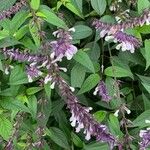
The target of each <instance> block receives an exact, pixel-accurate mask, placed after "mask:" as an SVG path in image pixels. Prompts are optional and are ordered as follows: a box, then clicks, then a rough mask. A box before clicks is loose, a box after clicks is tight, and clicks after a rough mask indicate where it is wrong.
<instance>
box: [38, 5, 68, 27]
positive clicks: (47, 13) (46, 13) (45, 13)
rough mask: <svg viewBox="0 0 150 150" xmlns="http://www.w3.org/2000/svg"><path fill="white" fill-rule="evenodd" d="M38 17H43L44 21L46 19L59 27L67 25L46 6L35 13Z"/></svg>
mask: <svg viewBox="0 0 150 150" xmlns="http://www.w3.org/2000/svg"><path fill="white" fill-rule="evenodd" d="M36 15H37V16H39V17H42V18H44V20H45V21H47V22H48V23H50V24H53V25H55V26H57V27H61V28H66V27H67V25H66V24H65V22H64V21H63V20H62V19H60V18H59V17H57V16H56V15H55V13H54V12H52V10H51V9H50V8H48V7H44V6H43V7H41V8H40V10H39V12H37V14H36Z"/></svg>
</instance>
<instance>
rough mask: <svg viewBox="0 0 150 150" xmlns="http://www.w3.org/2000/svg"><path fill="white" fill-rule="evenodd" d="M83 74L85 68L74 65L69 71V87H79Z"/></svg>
mask: <svg viewBox="0 0 150 150" xmlns="http://www.w3.org/2000/svg"><path fill="white" fill-rule="evenodd" d="M85 73H86V70H85V68H84V67H83V66H82V65H80V64H76V65H75V66H74V67H73V68H72V70H71V86H73V87H81V85H82V83H83V81H84V78H85Z"/></svg>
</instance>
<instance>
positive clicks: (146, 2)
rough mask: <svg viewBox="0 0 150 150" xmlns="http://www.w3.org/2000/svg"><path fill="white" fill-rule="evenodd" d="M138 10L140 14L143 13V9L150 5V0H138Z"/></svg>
mask: <svg viewBox="0 0 150 150" xmlns="http://www.w3.org/2000/svg"><path fill="white" fill-rule="evenodd" d="M137 4H138V12H139V14H140V13H142V11H143V10H144V9H146V8H149V7H150V2H149V0H142V1H141V0H138V3H137Z"/></svg>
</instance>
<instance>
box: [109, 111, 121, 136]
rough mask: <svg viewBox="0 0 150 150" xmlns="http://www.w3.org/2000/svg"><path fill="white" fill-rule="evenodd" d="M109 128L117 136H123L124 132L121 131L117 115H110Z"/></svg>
mask: <svg viewBox="0 0 150 150" xmlns="http://www.w3.org/2000/svg"><path fill="white" fill-rule="evenodd" d="M108 124H109V128H110V131H111V133H113V134H114V135H115V136H116V137H118V136H119V137H122V136H123V133H122V132H121V131H120V123H119V120H118V118H117V117H115V116H114V115H113V114H110V115H109V121H108Z"/></svg>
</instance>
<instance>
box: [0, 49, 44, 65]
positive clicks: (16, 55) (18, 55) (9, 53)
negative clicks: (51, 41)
mask: <svg viewBox="0 0 150 150" xmlns="http://www.w3.org/2000/svg"><path fill="white" fill-rule="evenodd" d="M1 51H2V52H3V54H4V55H5V57H6V58H10V59H13V60H17V61H20V62H31V63H32V62H37V63H38V62H44V61H46V59H47V58H46V57H44V56H42V55H31V54H29V53H27V52H21V51H19V49H13V48H12V49H6V48H4V49H2V50H1Z"/></svg>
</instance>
